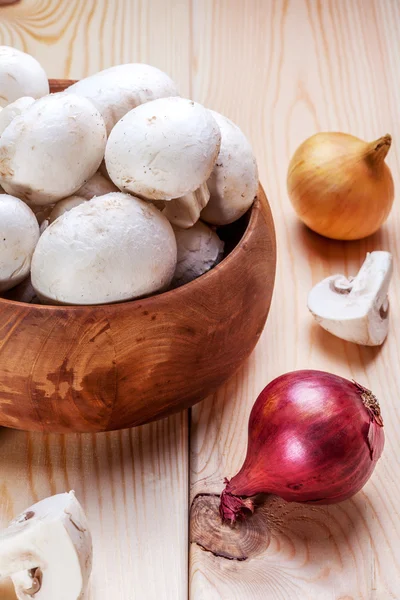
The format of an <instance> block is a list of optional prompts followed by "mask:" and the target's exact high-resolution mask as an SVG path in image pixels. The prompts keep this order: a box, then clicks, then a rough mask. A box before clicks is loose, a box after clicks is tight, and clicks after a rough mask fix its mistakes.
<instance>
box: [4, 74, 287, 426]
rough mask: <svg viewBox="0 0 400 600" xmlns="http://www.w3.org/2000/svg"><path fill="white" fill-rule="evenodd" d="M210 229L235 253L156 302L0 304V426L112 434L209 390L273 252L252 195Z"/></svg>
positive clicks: (270, 281) (258, 311)
mask: <svg viewBox="0 0 400 600" xmlns="http://www.w3.org/2000/svg"><path fill="white" fill-rule="evenodd" d="M57 81H58V80H57ZM63 87H65V82H61V83H60V84H58V85H54V84H53V85H52V89H53V90H54V91H56V90H60V89H63ZM221 232H222V236H223V237H225V238H226V246H227V247H228V249H230V247H232V246H235V247H234V248H233V250H232V251H231V252H230V253H229V255H228V256H227V257H226V258H225V259H224V260H223V261H222V262H221V263H220V264H219V265H218V266H217V267H215V268H214V269H213V270H211V271H210V272H208V273H207V274H205V275H203V276H202V277H200V278H199V279H197V280H195V281H193V282H191V283H189V284H187V285H185V286H183V287H181V288H178V289H176V290H172V291H170V292H167V293H164V294H160V295H158V296H153V297H150V298H146V299H142V300H136V301H133V302H126V303H123V304H113V305H107V306H83V307H79V306H40V305H34V304H23V303H18V302H13V301H11V300H5V299H0V425H5V426H7V427H14V428H18V429H25V430H39V431H53V432H72V431H78V432H96V431H107V430H113V429H121V428H125V427H131V426H134V425H139V424H142V423H146V422H148V421H152V420H155V419H158V418H161V417H164V416H166V415H168V414H170V413H173V412H175V411H179V410H182V409H184V408H187V407H188V406H191V405H192V404H194V403H195V402H198V401H199V400H202V399H203V398H205V397H206V396H207V395H209V394H210V393H212V392H213V391H214V390H215V389H216V388H217V387H218V386H219V385H221V384H222V383H223V382H224V381H225V380H226V379H228V378H229V377H230V376H231V375H232V374H233V373H234V372H235V371H236V369H237V368H238V367H239V366H240V365H241V364H242V363H243V361H244V360H245V359H246V358H247V356H248V355H249V354H250V352H251V351H252V350H253V348H254V346H255V344H256V342H257V340H258V337H259V336H260V334H261V331H262V329H263V327H264V324H265V321H266V318H267V315H268V310H269V306H270V302H271V296H272V291H273V286H274V277H275V263H276V249H275V234H274V226H273V221H272V216H271V212H270V208H269V205H268V202H267V199H266V197H265V194H264V192H263V190H262V189H261V188H260V190H259V194H258V198H257V201H256V202H255V204H254V206H253V207H252V209H251V210H250V211H249V213H248V215H246V216H245V217H244V218H242V219H241V221H240V222H238V223H236V224H234V225H233V226H229V227H227V228H223V230H221ZM243 232H244V234H243ZM242 234H243V235H242ZM237 242H238V243H237Z"/></svg>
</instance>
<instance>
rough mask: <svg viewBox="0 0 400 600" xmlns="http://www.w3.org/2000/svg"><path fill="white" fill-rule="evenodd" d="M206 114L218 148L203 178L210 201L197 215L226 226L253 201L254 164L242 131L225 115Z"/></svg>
mask: <svg viewBox="0 0 400 600" xmlns="http://www.w3.org/2000/svg"><path fill="white" fill-rule="evenodd" d="M210 113H211V114H212V116H213V117H214V119H215V121H216V122H217V124H218V126H219V128H220V130H221V149H220V151H219V154H218V157H217V160H216V162H215V165H214V168H213V171H212V173H211V176H210V178H209V179H208V181H207V185H208V189H209V190H210V201H209V202H208V204H207V206H206V207H205V208H204V209H203V210H202V212H201V218H202V219H203V220H204V221H206V222H207V223H211V224H212V225H228V224H229V223H233V222H234V221H237V219H239V218H240V217H241V216H242V215H244V214H245V212H246V211H247V210H248V209H249V208H250V206H251V205H252V204H253V202H254V199H255V196H256V193H257V188H258V170H257V163H256V159H255V157H254V154H253V150H252V148H251V146H250V143H249V141H248V139H247V138H246V136H245V135H244V133H243V132H242V130H241V129H239V127H238V126H237V125H235V123H233V122H232V121H230V120H229V119H228V118H227V117H224V116H223V115H220V114H219V113H217V112H215V111H213V110H211V111H210Z"/></svg>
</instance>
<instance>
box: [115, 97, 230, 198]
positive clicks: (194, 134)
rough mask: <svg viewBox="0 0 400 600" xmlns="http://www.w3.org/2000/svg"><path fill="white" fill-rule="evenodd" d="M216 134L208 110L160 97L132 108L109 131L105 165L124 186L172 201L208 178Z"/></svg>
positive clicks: (218, 137) (217, 140)
mask: <svg viewBox="0 0 400 600" xmlns="http://www.w3.org/2000/svg"><path fill="white" fill-rule="evenodd" d="M220 142H221V134H220V131H219V127H218V125H217V123H216V121H215V119H214V118H213V116H212V115H211V113H210V111H208V110H207V109H205V108H204V107H203V106H201V105H200V104H197V103H196V102H192V101H191V100H187V99H185V98H162V99H160V100H153V102H148V103H147V104H142V105H141V106H138V107H137V108H135V109H134V110H131V111H130V112H129V113H128V114H127V115H125V117H123V118H122V119H121V120H120V121H119V122H118V123H117V125H116V126H115V127H114V129H113V130H112V132H111V134H110V137H109V138H108V142H107V147H106V155H105V159H106V166H107V171H108V173H109V175H110V177H111V179H112V181H113V182H114V183H115V185H117V186H118V187H119V188H120V189H121V190H123V191H129V192H132V193H133V194H136V195H138V196H141V197H144V198H147V199H149V200H172V199H173V198H179V197H180V196H184V195H185V194H188V193H190V192H194V191H195V190H197V189H198V188H199V187H200V186H201V185H202V184H203V183H204V182H205V181H206V180H207V178H208V177H209V175H210V173H211V171H212V168H213V166H214V163H215V160H216V157H217V155H218V152H219V146H220Z"/></svg>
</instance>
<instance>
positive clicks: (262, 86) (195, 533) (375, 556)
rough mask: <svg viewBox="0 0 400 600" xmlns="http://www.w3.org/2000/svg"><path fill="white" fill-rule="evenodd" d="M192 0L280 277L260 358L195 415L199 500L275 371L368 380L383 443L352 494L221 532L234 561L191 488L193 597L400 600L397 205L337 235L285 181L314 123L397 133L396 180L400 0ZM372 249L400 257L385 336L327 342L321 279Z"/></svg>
mask: <svg viewBox="0 0 400 600" xmlns="http://www.w3.org/2000/svg"><path fill="white" fill-rule="evenodd" d="M194 6H195V9H194V15H193V23H194V61H195V62H194V64H195V65H197V69H196V71H195V77H194V82H193V95H194V97H195V98H196V99H197V100H200V101H203V102H207V104H208V105H209V106H211V107H212V108H214V109H216V110H218V111H220V112H223V113H225V114H226V115H227V116H229V117H231V118H232V119H233V120H234V121H236V122H237V123H238V124H239V125H240V126H241V127H242V128H243V130H244V131H245V132H246V133H247V134H248V136H249V138H250V139H251V141H252V143H253V145H254V149H255V153H256V155H257V158H258V162H259V167H260V178H261V182H262V183H263V184H264V186H265V189H266V192H267V195H268V196H269V199H270V202H271V204H272V208H273V214H274V218H275V224H276V229H277V244H278V274H277V282H276V289H275V296H274V302H273V306H272V309H271V314H270V317H269V320H268V323H267V327H266V329H265V331H264V334H263V336H262V338H261V340H260V343H259V344H258V347H257V349H256V351H255V353H254V354H253V355H252V357H251V359H250V360H249V361H248V362H247V364H246V365H245V366H244V367H243V368H242V370H241V371H240V372H239V373H238V374H237V376H236V377H234V378H233V379H232V380H231V381H230V382H229V383H228V384H227V385H226V386H225V387H223V388H222V389H220V390H219V392H218V393H217V394H216V395H215V396H214V397H213V398H210V399H209V400H207V401H206V402H204V403H203V404H201V405H199V406H198V407H196V408H195V409H193V410H192V428H191V494H190V495H191V500H193V499H194V498H195V497H196V496H198V495H201V494H218V493H219V492H220V491H221V490H222V487H223V477H224V476H227V477H231V476H232V475H234V474H235V472H237V470H238V469H239V468H240V466H241V463H242V461H243V459H244V456H245V452H246V443H247V431H246V429H247V419H248V415H249V412H250V409H251V406H252V404H253V402H254V401H255V399H256V396H257V395H258V393H259V391H260V390H261V389H262V388H263V387H264V385H265V384H266V383H267V382H268V381H270V380H271V379H273V378H274V377H276V376H277V375H279V374H281V373H283V372H286V371H290V370H293V369H300V368H319V369H323V370H328V371H331V372H334V373H337V374H340V375H342V376H344V377H348V378H351V377H354V378H356V379H358V380H360V381H361V382H363V383H365V384H366V385H368V387H370V388H372V389H373V390H374V392H375V393H376V394H377V396H378V397H379V399H380V400H381V406H382V411H383V415H384V417H385V425H386V427H385V432H386V449H385V452H384V455H383V457H382V459H381V460H380V462H379V464H378V467H377V469H376V472H375V474H374V476H373V478H372V480H371V481H370V482H369V483H368V485H367V486H366V487H365V489H364V490H363V491H362V492H361V493H359V494H358V495H357V496H356V497H355V498H354V499H353V500H350V501H348V502H345V503H342V504H340V505H337V506H331V507H310V508H309V507H304V506H301V505H295V504H285V503H283V502H280V501H276V500H274V499H272V498H271V499H270V500H269V501H268V502H267V504H266V506H265V507H264V509H263V510H262V511H261V513H259V516H258V517H257V519H258V520H257V521H256V524H255V525H254V526H253V528H254V530H253V532H248V537H247V538H245V532H244V533H242V534H240V529H239V532H238V531H237V530H236V531H234V532H232V531H231V530H230V529H228V527H227V526H226V527H225V528H224V529H223V530H222V535H223V541H222V542H220V541H218V540H217V539H216V537H215V536H214V540H215V542H214V548H213V551H214V553H215V554H218V553H221V550H223V549H225V550H226V548H227V546H228V547H229V549H230V551H232V550H235V549H236V551H237V552H238V554H237V555H236V558H237V557H240V558H247V560H227V559H226V558H222V557H221V556H216V555H215V554H212V553H211V552H210V551H207V549H204V548H202V547H201V545H199V544H201V541H202V539H203V538H202V535H201V532H202V531H204V529H205V528H206V527H209V528H215V531H219V532H220V524H219V520H218V517H217V515H216V508H217V504H218V503H217V498H216V497H213V496H209V497H207V496H205V497H201V496H200V498H199V497H197V499H196V500H195V504H194V506H196V507H197V508H196V511H195V512H194V514H195V515H196V519H193V520H192V523H191V542H192V543H191V550H190V597H191V600H203V599H204V600H206V599H207V600H217V599H224V600H225V599H226V600H228V599H229V600H231V599H233V598H234V599H235V600H241V599H243V600H253V599H254V600H256V599H260V600H261V599H263V600H264V599H265V598H268V599H269V600H273V599H276V600H278V599H279V600H296V599H298V600H306V599H309V600H315V599H316V598H318V600H339V599H341V600H344V599H346V600H350V599H355V598H360V599H365V600H386V599H389V598H399V597H400V568H399V566H400V565H399V557H398V553H397V551H396V550H397V547H398V540H399V535H400V524H399V523H400V521H399V508H398V506H397V505H398V503H397V500H396V498H397V483H396V482H397V469H398V465H397V462H398V460H397V457H398V454H399V450H400V448H399V436H398V435H397V431H398V428H399V415H398V411H397V396H398V389H399V387H400V371H399V368H398V355H399V348H400V330H399V328H398V327H397V320H398V318H399V308H398V305H399V298H400V284H399V281H400V279H399V265H400V260H399V259H400V247H399V242H398V239H397V238H398V235H397V232H398V231H399V226H400V214H399V210H398V206H397V205H396V206H395V208H394V210H393V213H392V215H391V217H390V219H389V221H388V223H387V225H385V226H384V227H383V229H382V230H381V231H380V232H379V233H377V234H376V235H374V236H373V237H372V238H371V239H368V240H365V241H361V242H354V243H347V244H344V243H340V242H329V241H327V240H324V239H322V238H320V237H318V236H316V235H314V234H312V233H311V232H309V231H307V230H306V229H305V228H304V227H303V226H301V225H300V224H299V223H298V221H297V219H296V217H295V215H294V213H293V211H292V209H291V206H290V203H289V200H288V198H287V193H286V185H285V179H286V169H287V165H288V161H289V159H290V156H291V154H292V153H293V152H294V150H295V148H296V147H297V146H298V144H299V143H300V142H301V141H302V140H303V139H305V138H306V137H308V136H309V135H311V134H312V133H314V132H316V131H319V130H337V131H347V132H351V133H352V134H354V135H357V136H359V137H362V138H364V139H367V140H373V139H376V138H378V137H380V136H381V135H383V134H385V133H386V132H389V133H393V134H394V136H395V144H394V146H395V147H394V148H393V149H392V150H391V152H390V155H389V157H388V163H389V165H390V167H391V168H392V170H393V175H394V178H395V182H396V183H397V181H398V178H399V152H398V150H397V149H396V135H397V131H398V126H399V112H398V111H399V108H398V107H399V106H400V98H399V96H400V57H399V52H398V48H399V28H398V23H399V19H400V14H399V13H400V6H399V3H398V2H394V1H392V0H381V1H378V0H348V1H347V2H337V1H334V0H331V1H326V2H317V1H316V0H291V1H287V0H276V1H274V2H272V1H271V2H266V1H265V0H259V1H258V0H248V1H247V2H240V1H234V2H232V1H229V0H218V1H217V0H215V1H212V0H207V1H204V2H197V3H195V4H194ZM205 40H209V43H206V42H205ZM373 249H384V250H390V251H391V252H393V253H394V255H395V275H394V282H393V286H392V291H391V311H392V313H391V331H390V335H389V338H388V340H387V342H386V343H385V345H384V346H383V348H378V349H374V348H360V347H357V346H355V345H352V344H349V343H345V342H343V341H341V340H339V339H335V338H333V337H332V336H330V335H329V334H328V333H326V332H324V331H323V330H322V329H321V328H318V326H317V325H315V324H314V323H313V322H312V319H311V317H310V315H309V314H308V311H307V308H306V298H307V293H308V291H309V290H310V289H311V287H312V286H313V284H315V283H316V282H317V281H319V280H320V279H321V278H322V277H324V276H327V275H328V274H332V273H335V272H345V273H349V274H352V273H354V272H356V271H357V270H358V268H359V266H360V264H361V262H362V261H363V259H364V257H365V253H366V251H368V250H373ZM199 503H200V504H199ZM199 507H201V508H202V511H200V509H199ZM257 532H258V534H257ZM239 542H240V544H239Z"/></svg>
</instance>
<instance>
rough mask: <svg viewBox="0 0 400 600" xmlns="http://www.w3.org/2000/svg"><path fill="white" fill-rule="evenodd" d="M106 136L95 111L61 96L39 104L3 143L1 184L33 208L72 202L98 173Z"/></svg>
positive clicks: (5, 135)
mask: <svg viewBox="0 0 400 600" xmlns="http://www.w3.org/2000/svg"><path fill="white" fill-rule="evenodd" d="M105 143H106V130H105V125H104V121H103V118H102V117H101V115H100V113H99V112H98V111H97V110H96V109H95V107H94V106H93V105H92V104H91V102H89V100H86V99H85V98H80V97H79V96H74V95H72V94H66V93H59V94H51V95H49V96H46V97H45V98H41V99H40V100H37V101H36V102H35V103H34V104H32V105H31V106H30V107H29V108H27V109H26V110H25V111H24V112H23V113H22V114H21V115H19V116H17V117H15V118H14V119H13V120H12V121H11V123H10V124H9V125H8V127H7V128H6V129H5V131H4V132H3V134H2V136H1V137H0V183H1V185H2V187H3V188H4V189H5V190H6V192H8V193H9V194H14V195H15V196H17V197H19V198H21V199H23V200H24V201H25V202H27V203H28V204H30V205H32V206H45V205H48V204H54V203H55V202H57V201H58V200H61V199H62V198H66V197H67V196H71V195H72V194H74V193H75V192H76V191H77V190H78V189H79V188H80V187H82V185H83V184H84V183H85V181H87V180H88V179H90V177H92V176H93V175H94V173H95V172H96V171H97V169H98V167H99V165H100V163H101V161H102V158H103V155H104V149H105Z"/></svg>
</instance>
